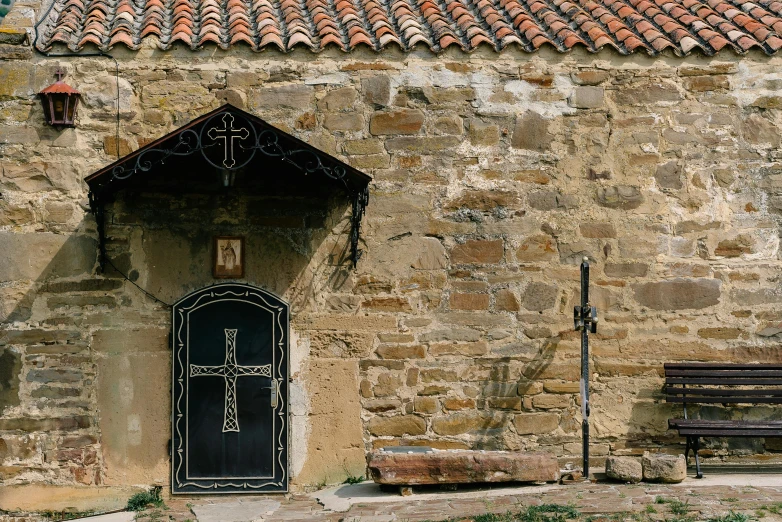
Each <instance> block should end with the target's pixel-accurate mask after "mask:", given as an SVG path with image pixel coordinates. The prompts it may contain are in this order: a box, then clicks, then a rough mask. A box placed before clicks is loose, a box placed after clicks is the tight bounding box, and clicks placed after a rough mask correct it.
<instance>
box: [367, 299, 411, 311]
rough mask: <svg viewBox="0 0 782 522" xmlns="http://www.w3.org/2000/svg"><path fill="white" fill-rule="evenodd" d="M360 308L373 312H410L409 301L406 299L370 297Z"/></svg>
mask: <svg viewBox="0 0 782 522" xmlns="http://www.w3.org/2000/svg"><path fill="white" fill-rule="evenodd" d="M361 307H362V308H364V309H366V310H371V311H373V312H410V311H411V310H412V308H411V307H410V301H409V300H408V299H407V298H406V297H371V298H369V299H366V300H364V302H363V303H361Z"/></svg>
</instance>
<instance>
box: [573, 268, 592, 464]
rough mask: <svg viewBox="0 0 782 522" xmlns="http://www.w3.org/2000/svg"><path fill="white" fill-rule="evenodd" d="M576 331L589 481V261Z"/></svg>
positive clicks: (575, 314)
mask: <svg viewBox="0 0 782 522" xmlns="http://www.w3.org/2000/svg"><path fill="white" fill-rule="evenodd" d="M573 322H574V324H575V328H576V331H578V330H580V331H581V418H582V419H583V420H582V421H581V437H582V444H583V458H584V478H585V479H589V332H590V331H591V332H592V333H597V309H596V308H595V307H594V306H591V305H590V304H589V259H588V258H586V257H585V258H584V260H583V261H582V262H581V306H576V307H574V308H573Z"/></svg>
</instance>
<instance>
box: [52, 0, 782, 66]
mask: <svg viewBox="0 0 782 522" xmlns="http://www.w3.org/2000/svg"><path fill="white" fill-rule="evenodd" d="M54 2H55V5H54V9H52V10H51V11H50V14H49V18H48V20H46V22H45V23H44V24H42V25H41V27H40V30H41V35H40V39H39V41H40V42H41V43H40V44H39V46H40V48H41V49H42V50H46V49H49V48H50V47H51V46H52V45H53V44H56V43H59V44H64V45H66V46H68V47H69V48H70V49H72V50H74V51H76V50H79V49H81V48H83V47H85V46H90V45H94V46H96V47H99V48H100V49H102V50H108V49H109V48H111V47H113V46H115V45H118V44H122V45H125V46H127V47H129V48H131V49H138V48H139V47H140V46H141V43H142V41H143V40H144V39H146V38H155V39H157V45H158V46H159V47H160V48H161V49H164V50H165V49H169V48H171V47H172V46H173V45H175V44H176V43H177V42H182V43H183V44H184V45H187V46H189V47H191V48H193V49H197V48H199V47H201V46H203V45H212V44H214V45H218V46H220V47H223V48H227V47H230V46H231V45H239V44H246V45H248V46H250V47H251V48H252V49H253V50H255V51H260V50H262V49H263V48H264V47H267V46H272V47H276V48H278V49H280V50H282V51H290V50H292V49H293V48H294V47H296V46H303V47H306V48H309V49H311V50H312V51H316V52H317V51H320V50H322V49H324V48H326V47H328V46H336V47H337V48H339V49H342V50H343V51H350V50H352V49H354V48H357V47H364V46H365V47H369V48H371V49H374V50H377V51H380V50H382V49H383V48H384V47H387V46H389V45H397V46H399V47H400V48H402V49H403V50H405V51H407V50H410V49H412V48H413V47H415V46H416V45H426V46H427V47H429V48H430V49H431V50H432V51H435V52H439V51H442V50H443V49H446V48H448V47H451V46H457V47H460V48H462V49H464V50H466V51H471V50H473V49H475V48H477V47H479V46H482V45H488V46H491V47H492V48H494V49H496V50H498V51H499V50H502V49H504V48H506V47H507V46H509V45H511V44H513V45H515V46H518V47H520V48H521V49H523V50H525V51H529V52H534V51H535V50H537V49H539V48H540V47H541V46H543V45H551V46H553V47H554V48H556V49H557V50H559V51H561V52H566V51H568V50H571V49H573V48H574V47H576V46H584V47H586V48H587V49H588V50H590V51H592V52H597V51H599V50H600V49H601V48H603V47H612V48H614V49H616V50H617V51H618V52H620V53H622V54H630V53H633V52H646V53H648V54H652V55H655V54H658V53H660V52H664V51H665V50H667V49H670V50H672V51H673V52H674V53H676V54H678V55H685V54H688V53H690V52H693V50H696V49H699V50H700V52H702V53H704V54H707V55H712V54H714V53H716V52H718V51H720V50H721V49H724V48H730V49H732V50H733V51H735V52H738V53H744V52H747V51H749V50H751V49H754V48H759V49H762V50H763V51H764V52H766V53H767V54H773V53H776V52H777V51H778V50H779V49H780V48H782V2H780V1H778V0H756V1H754V2H753V1H742V0H703V1H700V0H54Z"/></svg>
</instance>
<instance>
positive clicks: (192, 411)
mask: <svg viewBox="0 0 782 522" xmlns="http://www.w3.org/2000/svg"><path fill="white" fill-rule="evenodd" d="M172 343H173V346H172V349H173V357H174V361H173V387H172V392H173V397H172V409H173V416H172V433H173V437H172V442H173V444H172V455H171V461H172V470H171V475H172V484H171V488H172V492H173V493H226V494H227V493H231V494H235V493H269V492H284V491H287V489H288V418H287V412H288V393H287V392H288V386H287V384H288V305H287V304H286V303H285V302H284V301H282V300H281V299H280V298H278V297H276V296H274V295H272V294H270V293H269V292H266V291H264V290H261V289H259V288H256V287H253V286H249V285H245V284H240V283H225V284H220V285H215V286H210V287H208V288H204V289H202V290H198V291H196V292H193V293H192V294H189V295H188V296H186V297H184V298H183V299H181V300H180V301H179V302H177V303H176V304H175V305H174V309H173V335H172Z"/></svg>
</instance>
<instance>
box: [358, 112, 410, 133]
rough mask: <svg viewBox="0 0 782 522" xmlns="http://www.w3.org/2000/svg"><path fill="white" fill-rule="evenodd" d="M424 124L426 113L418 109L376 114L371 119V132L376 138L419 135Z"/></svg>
mask: <svg viewBox="0 0 782 522" xmlns="http://www.w3.org/2000/svg"><path fill="white" fill-rule="evenodd" d="M423 124H424V113H423V112H421V111H419V110H417V109H396V110H394V111H390V112H376V113H374V114H372V116H371V118H370V119H369V132H370V133H372V134H373V135H375V136H381V135H386V134H417V133H418V132H419V131H420V130H421V127H422V126H423Z"/></svg>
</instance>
